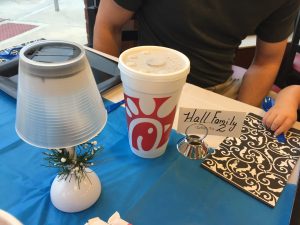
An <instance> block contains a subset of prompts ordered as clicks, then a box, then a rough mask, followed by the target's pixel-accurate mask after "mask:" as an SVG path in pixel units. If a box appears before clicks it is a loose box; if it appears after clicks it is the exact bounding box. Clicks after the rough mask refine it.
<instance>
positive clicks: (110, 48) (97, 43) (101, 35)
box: [93, 0, 134, 56]
mask: <svg viewBox="0 0 300 225" xmlns="http://www.w3.org/2000/svg"><path fill="white" fill-rule="evenodd" d="M133 14H134V12H132V11H129V10H126V9H124V8H122V7H121V6H119V5H118V4H117V3H115V1H113V0H101V1H100V5H99V9H98V13H97V17H96V21H95V27H94V37H93V48H94V49H96V50H99V51H102V52H105V53H107V54H110V55H113V56H119V54H120V46H121V34H122V27H123V25H124V24H125V23H126V22H127V21H129V20H130V19H131V17H132V16H133Z"/></svg>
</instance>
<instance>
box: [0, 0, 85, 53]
mask: <svg viewBox="0 0 300 225" xmlns="http://www.w3.org/2000/svg"><path fill="white" fill-rule="evenodd" d="M58 2H59V11H55V7H54V0H0V17H1V18H3V19H6V20H4V21H2V22H1V23H0V24H4V23H7V22H16V23H25V24H34V25H38V27H37V28H34V29H32V30H30V31H28V32H25V33H22V34H19V35H17V36H14V37H12V38H9V39H6V40H4V41H1V42H0V49H4V48H8V47H11V46H14V45H18V44H21V43H24V42H27V41H31V40H36V39H40V38H45V39H49V40H69V41H74V42H77V43H79V44H83V45H84V44H86V43H87V35H86V27H85V17H84V2H83V0H58Z"/></svg>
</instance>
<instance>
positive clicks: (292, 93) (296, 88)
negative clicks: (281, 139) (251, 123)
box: [263, 85, 300, 135]
mask: <svg viewBox="0 0 300 225" xmlns="http://www.w3.org/2000/svg"><path fill="white" fill-rule="evenodd" d="M299 106H300V85H292V86H288V87H286V88H284V89H283V90H281V91H280V92H279V94H278V95H277V97H276V100H275V105H274V106H273V107H272V108H271V109H270V110H269V111H268V112H267V113H266V114H265V116H264V118H263V123H264V124H265V125H266V126H267V127H269V128H270V129H271V130H273V131H275V135H279V134H281V133H283V132H286V131H288V130H289V129H290V128H291V127H292V126H293V124H294V123H295V122H296V120H297V109H298V108H299Z"/></svg>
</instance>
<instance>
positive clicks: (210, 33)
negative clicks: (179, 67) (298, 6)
mask: <svg viewBox="0 0 300 225" xmlns="http://www.w3.org/2000/svg"><path fill="white" fill-rule="evenodd" d="M284 1H285V0H241V1H236V0H185V1H182V0H145V1H143V4H142V6H141V8H140V9H139V11H138V13H137V17H138V21H139V43H140V44H142V45H163V46H167V47H170V48H174V49H177V50H179V51H181V52H183V53H184V54H186V55H187V56H188V57H189V58H190V60H191V75H190V76H189V81H190V82H192V83H195V84H197V85H200V86H203V87H208V86H213V85H216V84H219V83H222V82H224V81H225V80H226V79H227V78H228V77H229V76H230V75H231V73H232V70H231V65H232V64H233V61H234V57H235V51H236V48H237V47H238V46H239V45H240V43H241V40H242V39H244V38H245V37H246V36H247V35H251V34H255V30H256V28H257V27H258V26H259V24H260V23H261V21H263V20H264V19H265V18H267V17H268V16H269V15H270V14H271V13H272V12H273V11H274V10H276V9H277V8H279V6H280V5H281V4H282V2H284Z"/></svg>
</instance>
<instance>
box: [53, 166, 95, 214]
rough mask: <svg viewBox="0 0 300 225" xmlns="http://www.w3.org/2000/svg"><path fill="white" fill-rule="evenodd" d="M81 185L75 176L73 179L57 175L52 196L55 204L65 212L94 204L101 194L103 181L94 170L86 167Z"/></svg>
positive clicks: (80, 209) (79, 209)
mask: <svg viewBox="0 0 300 225" xmlns="http://www.w3.org/2000/svg"><path fill="white" fill-rule="evenodd" d="M86 173H87V177H84V178H83V179H82V180H81V182H80V185H78V182H77V180H76V179H75V177H74V176H73V177H72V178H71V179H69V178H68V179H67V180H64V179H59V178H58V177H56V178H55V179H54V181H53V183H52V185H51V190H50V197H51V201H52V203H53V205H54V206H55V207H56V208H57V209H59V210H61V211H63V212H69V213H72V212H79V211H82V210H85V209H87V208H89V207H90V206H92V205H93V204H94V203H95V202H96V201H97V199H98V198H99V196H100V193H101V183H100V180H99V178H98V176H97V175H96V173H95V172H94V171H92V170H91V169H86Z"/></svg>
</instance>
